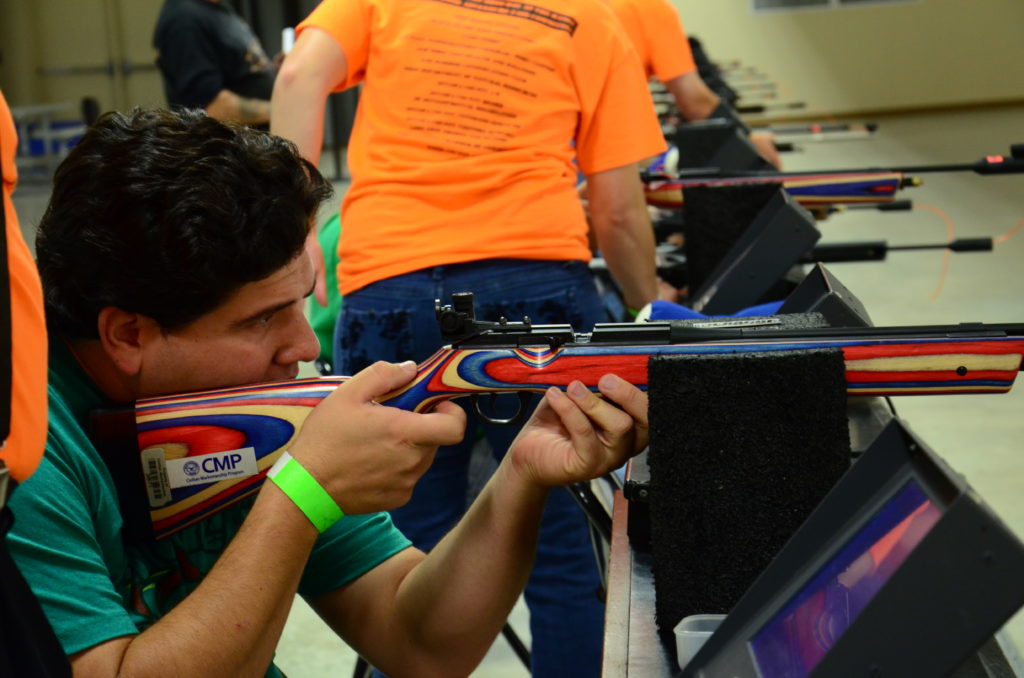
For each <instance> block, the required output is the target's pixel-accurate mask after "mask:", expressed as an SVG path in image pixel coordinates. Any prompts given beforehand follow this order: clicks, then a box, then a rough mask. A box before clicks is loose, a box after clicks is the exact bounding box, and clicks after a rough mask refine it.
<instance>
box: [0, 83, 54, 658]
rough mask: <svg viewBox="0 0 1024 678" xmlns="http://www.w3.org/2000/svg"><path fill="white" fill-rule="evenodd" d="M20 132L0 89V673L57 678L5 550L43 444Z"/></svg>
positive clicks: (42, 343) (46, 631)
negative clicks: (20, 191) (17, 502)
mask: <svg viewBox="0 0 1024 678" xmlns="http://www.w3.org/2000/svg"><path fill="white" fill-rule="evenodd" d="M17 144H18V135H17V132H16V130H15V127H14V120H13V119H12V118H11V111H10V109H9V108H8V107H7V100H6V99H5V98H4V94H3V92H2V91H0V178H2V179H3V181H2V187H0V188H2V190H0V203H2V204H0V230H2V231H3V237H4V240H3V242H0V267H2V268H3V269H4V270H3V272H2V273H0V275H2V276H3V278H4V282H3V284H2V285H0V352H2V355H0V361H2V362H0V628H2V629H3V633H0V676H35V677H38V678H61V677H64V676H70V675H71V665H70V664H69V663H68V661H67V658H66V657H64V654H63V652H61V650H60V644H59V643H58V642H57V638H56V636H54V634H53V629H52V628H51V627H50V624H49V622H48V621H47V620H46V617H45V616H44V615H43V611H42V609H41V608H40V606H39V603H38V601H37V600H36V599H35V596H34V595H33V594H32V591H31V590H30V589H29V587H28V584H27V583H26V582H25V579H24V578H23V577H22V575H21V572H20V571H19V570H18V568H17V567H16V566H15V564H14V561H13V560H12V558H11V556H10V554H9V552H8V549H7V532H8V531H9V530H10V528H11V526H12V525H13V523H14V514H13V512H12V511H11V508H10V506H9V505H8V503H7V502H8V499H9V498H10V497H11V495H12V493H13V492H14V490H15V485H16V484H17V483H21V482H24V481H25V480H27V479H28V478H29V476H31V475H32V474H33V473H34V472H35V470H36V467H37V466H38V465H39V460H40V459H41V458H42V456H43V448H44V445H45V443H46V421H47V417H46V368H47V353H46V324H45V320H44V315H43V292H42V288H41V286H40V284H39V273H38V272H37V271H36V265H35V262H34V261H33V260H32V254H31V252H29V249H28V246H27V245H26V244H25V239H24V237H23V236H22V234H21V227H20V226H19V224H18V215H17V214H16V213H15V211H14V203H13V202H12V200H11V194H13V193H14V188H15V186H16V185H17V182H18V170H17V167H16V166H15V164H14V156H15V147H16V146H17Z"/></svg>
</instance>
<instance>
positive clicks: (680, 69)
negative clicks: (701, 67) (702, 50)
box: [606, 0, 697, 82]
mask: <svg viewBox="0 0 1024 678" xmlns="http://www.w3.org/2000/svg"><path fill="white" fill-rule="evenodd" d="M606 2H607V3H608V6H609V7H611V8H612V11H613V12H615V16H617V17H618V18H619V21H621V22H622V27H623V28H625V29H626V34H627V35H628V36H629V39H630V41H631V42H632V43H633V47H634V48H635V49H636V52H637V56H639V57H640V63H642V64H643V67H644V72H645V73H646V74H647V77H648V78H652V77H653V78H657V79H658V80H659V81H660V82H668V81H669V80H674V79H675V78H678V77H679V76H680V75H685V74H687V73H691V72H693V71H695V70H697V64H696V63H695V62H694V60H693V52H692V51H691V50H690V42H689V40H687V38H686V29H685V28H683V22H682V20H681V19H680V18H679V13H678V12H677V11H676V8H675V7H673V6H672V3H671V2H669V0H606Z"/></svg>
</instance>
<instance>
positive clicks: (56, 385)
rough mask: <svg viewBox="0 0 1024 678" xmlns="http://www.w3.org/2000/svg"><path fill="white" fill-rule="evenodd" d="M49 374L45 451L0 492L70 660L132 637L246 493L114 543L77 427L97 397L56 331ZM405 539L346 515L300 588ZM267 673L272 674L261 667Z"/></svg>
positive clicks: (336, 577)
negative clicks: (180, 522)
mask: <svg viewBox="0 0 1024 678" xmlns="http://www.w3.org/2000/svg"><path fill="white" fill-rule="evenodd" d="M49 379H50V382H49V399H50V403H49V407H50V409H49V417H50V421H49V434H48V437H47V443H46V453H45V454H44V455H43V459H42V461H41V462H40V465H39V468H38V469H37V470H36V472H35V473H34V474H33V475H32V477H30V478H29V479H28V480H27V481H25V482H24V483H23V484H22V485H20V486H19V487H18V489H17V491H16V492H15V493H14V495H13V497H12V499H11V508H12V510H13V512H14V515H15V523H14V527H13V529H12V530H11V532H10V534H9V537H8V544H9V547H10V551H11V554H12V555H13V557H14V560H15V561H16V562H17V564H18V566H19V567H20V569H21V570H22V572H23V573H24V575H25V578H26V579H27V580H28V581H29V584H30V585H31V587H32V590H33V592H34V593H35V595H36V597H37V598H39V601H40V603H41V604H42V606H43V609H44V610H45V612H46V615H47V617H48V618H49V620H50V623H51V625H52V626H53V628H54V631H56V633H57V636H58V638H60V641H61V643H62V645H63V647H64V650H65V652H67V654H69V655H70V654H73V653H75V652H79V651H81V650H84V649H87V648H90V647H93V646H95V645H98V644H99V643H102V642H105V641H107V640H111V639H113V638H117V637H120V636H125V635H131V634H136V633H139V632H141V631H143V630H145V629H146V628H147V627H148V626H150V625H152V624H153V623H155V622H156V621H157V620H158V619H160V617H162V616H163V615H164V614H166V613H167V612H168V611H169V610H170V609H171V608H173V607H174V606H175V605H177V604H178V603H179V602H181V600H183V599H184V598H185V596H187V595H188V594H189V593H191V592H192V591H193V590H195V588H196V587H197V586H198V585H199V582H200V581H201V580H202V578H203V576H204V575H205V574H206V573H207V572H209V570H210V568H212V567H213V564H214V562H215V561H216V560H217V558H218V556H220V554H221V553H222V552H223V551H224V549H225V548H226V547H227V545H228V543H229V542H230V541H231V539H232V538H233V537H234V535H235V534H236V533H237V531H238V528H239V527H240V526H241V524H242V522H243V521H244V520H245V516H246V514H247V513H248V511H249V508H250V507H251V506H252V502H253V501H255V499H248V500H245V501H243V502H239V503H238V504H236V505H234V506H231V507H228V508H226V509H224V510H223V511H220V512H219V513H216V514H214V515H212V516H210V517H209V518H207V519H205V520H203V521H202V522H199V523H197V524H195V525H192V526H190V527H188V528H185V529H184V530H182V531H180V532H178V533H176V534H173V535H171V536H169V537H167V538H165V539H162V540H160V541H157V542H150V543H147V544H125V543H124V539H123V527H124V520H123V518H122V515H121V509H120V507H119V504H118V496H117V489H116V487H115V485H114V481H113V479H112V478H111V475H110V472H109V470H108V469H107V467H106V465H105V463H104V462H103V460H102V458H101V457H100V455H99V453H98V452H97V450H96V448H95V447H94V446H93V444H92V442H91V441H90V440H89V438H88V436H87V435H86V433H85V431H86V426H87V421H88V416H89V412H90V411H92V410H93V409H95V408H97V407H100V406H102V405H104V404H105V399H104V397H103V395H102V394H101V393H100V391H99V390H98V389H97V388H96V386H95V385H94V384H93V382H92V381H91V380H90V379H89V378H88V377H87V376H86V374H85V373H84V372H83V371H82V369H81V368H80V367H79V366H78V364H77V362H76V361H75V359H74V357H73V356H72V355H71V352H70V351H69V350H68V349H67V347H66V346H65V345H64V344H63V342H62V341H61V340H60V339H59V338H54V339H53V341H52V343H51V346H50V373H49ZM407 546H409V541H408V540H407V539H406V538H405V537H404V536H403V535H402V534H401V533H400V532H399V531H398V530H397V529H396V528H395V527H394V525H393V524H392V523H391V519H390V517H389V516H388V515H387V514H386V513H378V514H371V515H365V516H346V517H345V518H344V519H342V520H340V521H338V523H336V524H335V525H334V527H332V528H331V529H330V530H328V531H327V532H325V533H324V534H323V535H321V536H320V538H319V539H318V540H317V542H316V545H315V546H314V548H313V552H312V554H311V555H310V558H309V561H308V563H307V565H306V569H305V571H304V572H303V576H302V580H301V582H300V584H299V593H300V594H301V595H303V596H305V597H314V596H318V595H321V594H324V593H327V592H329V591H332V590H334V589H337V588H338V587H341V586H343V585H345V584H347V583H348V582H351V581H352V580H354V579H356V578H357V577H359V576H360V575H362V574H364V573H365V572H367V571H368V570H370V569H372V568H373V567H375V566H376V565H378V564H379V563H381V562H383V561H384V560H386V559H387V558H389V557H391V556H392V555H394V554H395V553H397V552H398V551H401V550H402V549H404V548H406V547H407ZM253 566H254V567H258V566H259V565H258V564H257V563H254V564H253ZM267 676H282V673H281V672H280V671H279V670H278V669H277V667H275V666H271V667H270V668H269V670H268V672H267Z"/></svg>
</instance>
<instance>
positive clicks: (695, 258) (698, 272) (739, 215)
mask: <svg viewBox="0 0 1024 678" xmlns="http://www.w3.org/2000/svg"><path fill="white" fill-rule="evenodd" d="M781 185H782V184H780V183H770V184H746V185H742V186H695V187H693V188H685V189H683V196H684V199H683V220H682V226H683V235H684V238H685V240H684V241H683V251H684V252H685V253H686V268H687V277H688V278H689V284H690V291H691V292H695V291H696V290H698V289H699V288H700V287H701V285H703V284H704V282H705V281H706V280H707V279H708V276H709V275H711V272H712V271H713V270H714V269H715V267H716V266H718V263H719V262H720V261H721V260H722V259H723V258H724V257H725V255H726V254H727V253H728V252H729V250H730V249H731V248H732V246H733V245H735V244H736V242H737V241H738V240H739V239H740V236H741V235H742V234H743V232H744V231H746V230H747V228H748V227H749V226H750V225H751V224H752V223H754V220H755V219H756V218H757V215H758V214H759V213H760V212H761V210H762V209H764V206H765V205H767V204H768V201H769V200H771V199H772V198H773V197H774V196H775V194H776V192H777V191H778V190H779V187H780V186H781Z"/></svg>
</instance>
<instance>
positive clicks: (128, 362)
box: [97, 306, 153, 376]
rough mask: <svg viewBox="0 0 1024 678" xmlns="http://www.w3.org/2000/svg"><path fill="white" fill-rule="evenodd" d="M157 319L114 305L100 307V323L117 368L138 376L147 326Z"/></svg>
mask: <svg viewBox="0 0 1024 678" xmlns="http://www.w3.org/2000/svg"><path fill="white" fill-rule="evenodd" d="M151 324H153V321H152V320H151V319H150V318H147V317H146V316H143V315H139V314H138V313H130V312H128V311H123V310H121V309H119V308H116V307H114V306H106V307H104V308H102V309H100V312H99V316H98V317H97V327H98V329H99V333H100V344H101V345H102V346H103V351H104V352H105V353H106V354H107V356H108V357H109V358H110V360H111V361H112V362H113V363H114V364H115V365H116V366H117V368H118V369H119V370H120V371H121V372H123V373H124V374H126V375H128V376H134V375H136V374H138V373H139V370H140V369H141V368H142V354H143V349H144V344H145V341H146V334H147V330H148V329H149V325H151Z"/></svg>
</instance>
